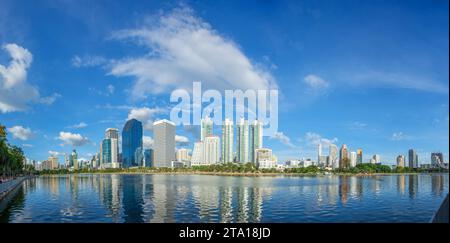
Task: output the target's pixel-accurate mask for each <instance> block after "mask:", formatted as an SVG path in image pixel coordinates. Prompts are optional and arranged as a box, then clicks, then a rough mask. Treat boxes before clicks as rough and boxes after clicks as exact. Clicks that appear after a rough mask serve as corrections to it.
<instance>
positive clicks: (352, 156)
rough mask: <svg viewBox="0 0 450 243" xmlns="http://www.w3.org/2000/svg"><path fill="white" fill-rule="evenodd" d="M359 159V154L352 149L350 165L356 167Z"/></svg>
mask: <svg viewBox="0 0 450 243" xmlns="http://www.w3.org/2000/svg"><path fill="white" fill-rule="evenodd" d="M356 161H357V155H356V152H354V151H352V152H350V167H355V166H356V164H357V163H356Z"/></svg>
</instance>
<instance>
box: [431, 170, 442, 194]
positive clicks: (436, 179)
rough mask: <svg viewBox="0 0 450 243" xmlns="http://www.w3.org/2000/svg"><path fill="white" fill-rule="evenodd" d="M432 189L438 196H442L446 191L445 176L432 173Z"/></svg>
mask: <svg viewBox="0 0 450 243" xmlns="http://www.w3.org/2000/svg"><path fill="white" fill-rule="evenodd" d="M431 191H432V193H433V194H434V195H436V196H441V195H442V192H443V191H444V176H442V175H432V176H431Z"/></svg>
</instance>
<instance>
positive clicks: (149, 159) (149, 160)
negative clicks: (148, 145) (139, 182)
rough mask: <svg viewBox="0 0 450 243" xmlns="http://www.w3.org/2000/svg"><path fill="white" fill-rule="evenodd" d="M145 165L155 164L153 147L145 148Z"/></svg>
mask: <svg viewBox="0 0 450 243" xmlns="http://www.w3.org/2000/svg"><path fill="white" fill-rule="evenodd" d="M143 166H144V167H152V166H153V149H145V150H144V165H143Z"/></svg>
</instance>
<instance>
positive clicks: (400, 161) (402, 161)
mask: <svg viewBox="0 0 450 243" xmlns="http://www.w3.org/2000/svg"><path fill="white" fill-rule="evenodd" d="M397 167H405V156H403V155H399V156H397Z"/></svg>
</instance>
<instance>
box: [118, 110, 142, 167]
mask: <svg viewBox="0 0 450 243" xmlns="http://www.w3.org/2000/svg"><path fill="white" fill-rule="evenodd" d="M142 134H143V133H142V122H140V121H138V120H136V119H130V120H128V121H127V122H126V123H125V126H124V127H123V130H122V166H123V167H124V168H129V167H134V166H139V164H138V162H137V161H136V159H135V153H136V150H137V149H138V148H141V149H142Z"/></svg>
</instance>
